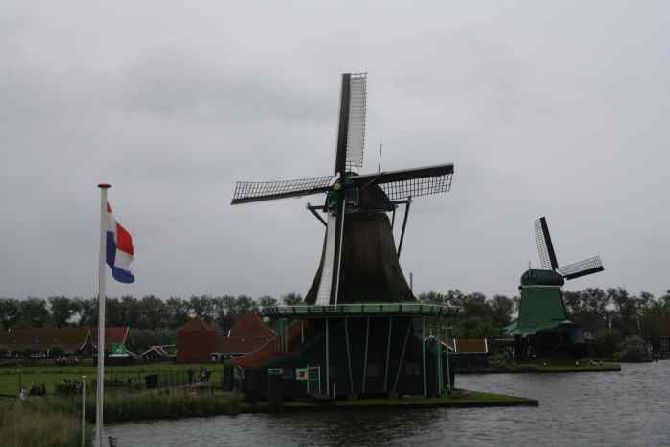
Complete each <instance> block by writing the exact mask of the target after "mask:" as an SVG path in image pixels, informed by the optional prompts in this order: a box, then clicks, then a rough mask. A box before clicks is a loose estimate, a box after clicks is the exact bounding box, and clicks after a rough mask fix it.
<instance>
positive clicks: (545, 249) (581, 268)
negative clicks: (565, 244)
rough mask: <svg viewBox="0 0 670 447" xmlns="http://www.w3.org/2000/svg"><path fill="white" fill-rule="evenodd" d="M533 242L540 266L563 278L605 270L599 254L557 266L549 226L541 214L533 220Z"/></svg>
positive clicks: (567, 278)
mask: <svg viewBox="0 0 670 447" xmlns="http://www.w3.org/2000/svg"><path fill="white" fill-rule="evenodd" d="M535 242H536V243H537V252H538V253H539V255H540V262H541V263H542V267H543V268H544V269H547V270H553V271H555V272H557V273H559V274H560V275H561V276H562V277H563V278H564V279H566V280H570V279H575V278H579V277H581V276H586V275H590V274H592V273H598V272H602V271H603V270H605V268H604V267H603V262H602V260H601V259H600V256H592V257H590V258H586V259H584V260H583V261H579V262H575V263H574V264H568V265H566V266H563V267H559V266H558V260H557V259H556V251H555V250H554V244H552V243H551V236H550V235H549V226H548V225H547V219H546V218H545V217H544V216H542V217H540V218H539V219H537V220H536V221H535Z"/></svg>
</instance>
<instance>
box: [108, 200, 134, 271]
mask: <svg viewBox="0 0 670 447" xmlns="http://www.w3.org/2000/svg"><path fill="white" fill-rule="evenodd" d="M133 255H134V249H133V238H132V236H131V235H130V233H128V231H127V230H126V229H125V228H123V226H122V225H121V224H120V223H118V222H117V221H115V220H114V216H113V215H112V207H111V206H110V205H109V202H107V264H108V265H109V266H110V267H111V269H112V277H113V278H114V279H115V280H117V281H119V282H123V283H126V284H129V283H132V282H134V281H135V276H134V275H133V272H131V271H130V264H131V263H132V262H133Z"/></svg>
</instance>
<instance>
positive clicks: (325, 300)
mask: <svg viewBox="0 0 670 447" xmlns="http://www.w3.org/2000/svg"><path fill="white" fill-rule="evenodd" d="M336 234H337V218H336V216H335V215H334V214H331V213H328V223H327V225H326V242H325V247H324V255H323V256H324V261H325V262H324V263H323V269H322V271H321V278H320V279H319V287H318V289H317V294H316V304H319V305H328V304H330V296H331V294H332V289H333V274H334V273H335V265H334V263H333V259H335V240H336ZM329 260H330V262H329Z"/></svg>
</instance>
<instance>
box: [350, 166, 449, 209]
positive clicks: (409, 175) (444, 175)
mask: <svg viewBox="0 0 670 447" xmlns="http://www.w3.org/2000/svg"><path fill="white" fill-rule="evenodd" d="M453 173H454V165H453V164H451V163H448V164H444V165H435V166H428V167H424V168H416V169H403V170H400V171H389V172H380V173H378V174H369V175H360V176H356V177H352V180H353V181H354V183H356V185H357V186H358V187H359V188H362V189H364V188H367V187H369V186H370V185H379V186H380V187H381V188H382V189H383V190H384V192H385V193H386V195H387V196H388V198H389V199H391V200H406V199H408V198H410V197H421V196H427V195H431V194H440V193H444V192H448V191H449V189H450V188H451V178H452V176H453Z"/></svg>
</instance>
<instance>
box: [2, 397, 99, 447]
mask: <svg viewBox="0 0 670 447" xmlns="http://www.w3.org/2000/svg"><path fill="white" fill-rule="evenodd" d="M86 430H87V434H86V437H87V439H91V427H90V426H87V428H86ZM80 436H81V419H80V418H79V416H78V414H77V413H76V412H72V411H71V410H70V409H67V408H66V409H64V408H62V407H61V406H59V405H53V402H51V401H49V400H47V399H42V398H33V399H30V400H28V401H25V402H22V401H19V400H9V399H2V400H1V401H0V443H2V446H3V447H23V446H35V447H41V446H54V447H55V446H80V445H81V437H80Z"/></svg>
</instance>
